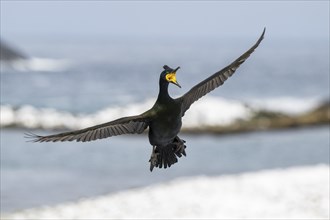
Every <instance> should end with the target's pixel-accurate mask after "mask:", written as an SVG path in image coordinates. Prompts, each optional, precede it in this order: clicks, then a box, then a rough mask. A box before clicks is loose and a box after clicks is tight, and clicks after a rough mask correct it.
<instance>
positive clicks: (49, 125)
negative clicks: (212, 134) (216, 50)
mask: <svg viewBox="0 0 330 220" xmlns="http://www.w3.org/2000/svg"><path fill="white" fill-rule="evenodd" d="M153 102H154V100H146V101H145V102H142V103H133V104H130V105H127V106H113V107H109V108H105V109H102V110H100V111H98V112H95V113H93V114H79V115H74V114H72V113H70V112H65V111H59V110H55V109H50V108H35V107H33V106H29V105H25V106H21V107H18V108H14V107H12V106H9V105H2V106H0V113H1V122H0V126H1V127H7V126H17V127H25V128H44V129H59V128H66V129H81V128H84V127H88V126H92V125H95V124H100V123H104V122H107V121H111V120H115V119H117V118H120V117H124V116H131V115H137V114H141V113H142V112H144V111H146V110H148V109H150V108H151V107H152V105H153ZM318 104H319V102H317V101H315V100H310V101H308V100H299V99H292V98H280V99H274V100H265V101H260V100H259V101H256V100H254V101H251V102H249V103H243V102H240V101H237V100H227V99H223V98H215V97H212V96H211V97H205V98H203V99H201V100H199V101H198V102H196V103H194V104H193V106H191V108H190V109H189V110H188V111H187V112H186V115H185V117H184V118H183V127H185V128H193V127H199V126H222V125H229V124H231V123H233V122H235V121H237V120H240V119H249V118H250V117H251V116H252V115H253V113H254V112H258V111H260V110H268V111H276V112H283V113H287V114H300V113H304V112H306V111H309V110H311V109H313V108H316V107H317V105H318Z"/></svg>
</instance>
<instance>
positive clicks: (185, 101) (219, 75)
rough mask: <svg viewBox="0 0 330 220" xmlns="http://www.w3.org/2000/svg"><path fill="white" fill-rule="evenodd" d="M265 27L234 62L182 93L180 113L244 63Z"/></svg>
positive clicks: (257, 44) (255, 46)
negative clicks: (251, 44)
mask: <svg viewBox="0 0 330 220" xmlns="http://www.w3.org/2000/svg"><path fill="white" fill-rule="evenodd" d="M265 31H266V28H264V30H263V32H262V34H261V36H260V37H259V39H258V41H257V42H256V43H255V44H254V45H253V46H252V47H251V48H250V49H249V50H248V51H246V52H245V53H244V54H243V55H241V56H240V57H239V58H237V59H236V60H235V61H234V62H232V63H231V64H229V65H228V66H226V67H225V68H223V69H222V70H220V71H218V72H216V73H214V74H213V75H212V76H210V77H208V78H207V79H205V80H204V81H202V82H200V83H198V84H197V85H196V86H194V87H193V88H191V89H190V90H189V91H188V92H187V93H186V94H184V95H183V96H182V97H180V98H179V99H181V100H180V101H181V102H182V115H184V113H185V112H186V111H187V110H188V109H189V107H190V106H191V105H192V104H193V103H194V102H195V101H197V100H198V99H200V98H201V97H202V96H204V95H206V94H207V93H209V92H211V91H212V90H214V89H215V88H217V87H219V86H221V85H222V84H223V83H224V82H225V81H226V80H227V79H228V78H229V77H231V76H232V75H233V74H234V73H235V71H236V69H237V68H238V67H239V66H240V65H241V64H242V63H244V61H245V60H246V59H247V58H248V57H249V56H250V55H251V54H252V53H253V51H254V50H255V49H256V48H257V47H258V46H259V44H260V42H261V41H262V39H263V38H264V34H265Z"/></svg>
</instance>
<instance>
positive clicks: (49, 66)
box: [1, 57, 70, 72]
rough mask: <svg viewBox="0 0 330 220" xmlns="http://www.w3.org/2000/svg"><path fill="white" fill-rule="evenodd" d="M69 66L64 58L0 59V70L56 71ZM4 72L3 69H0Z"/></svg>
mask: <svg viewBox="0 0 330 220" xmlns="http://www.w3.org/2000/svg"><path fill="white" fill-rule="evenodd" d="M69 66H70V62H69V61H68V60H64V59H50V58H39V57H31V58H28V59H15V60H11V61H1V69H2V70H11V69H13V70H15V71H20V72H26V71H36V72H42V71H44V72H57V71H63V70H65V69H67V68H68V67H69ZM1 72H5V71H1Z"/></svg>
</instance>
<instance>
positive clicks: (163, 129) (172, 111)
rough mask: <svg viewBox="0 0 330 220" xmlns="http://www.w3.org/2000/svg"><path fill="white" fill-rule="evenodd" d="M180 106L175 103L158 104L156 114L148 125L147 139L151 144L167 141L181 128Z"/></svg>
mask: <svg viewBox="0 0 330 220" xmlns="http://www.w3.org/2000/svg"><path fill="white" fill-rule="evenodd" d="M181 125H182V122H181V108H180V106H179V105H177V104H175V103H174V104H172V105H171V106H162V105H160V106H159V107H158V109H157V116H156V117H155V118H154V120H153V121H152V122H151V123H150V125H149V139H150V142H151V144H153V145H163V144H166V143H169V142H171V141H172V140H173V138H175V137H176V135H177V134H178V133H179V131H180V129H181Z"/></svg>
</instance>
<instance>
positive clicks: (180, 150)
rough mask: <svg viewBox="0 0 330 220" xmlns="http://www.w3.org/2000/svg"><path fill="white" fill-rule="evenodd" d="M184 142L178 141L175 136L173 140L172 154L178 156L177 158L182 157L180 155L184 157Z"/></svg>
mask: <svg viewBox="0 0 330 220" xmlns="http://www.w3.org/2000/svg"><path fill="white" fill-rule="evenodd" d="M185 143H186V141H185V140H182V139H180V138H179V137H178V136H176V137H175V138H174V141H173V144H174V146H175V147H174V149H173V150H174V153H175V154H176V155H177V156H178V157H182V155H184V156H186V155H187V154H186V151H185V149H186V145H185Z"/></svg>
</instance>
